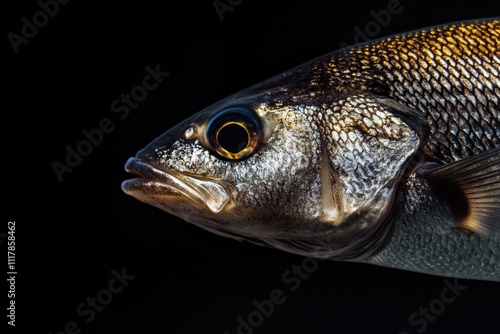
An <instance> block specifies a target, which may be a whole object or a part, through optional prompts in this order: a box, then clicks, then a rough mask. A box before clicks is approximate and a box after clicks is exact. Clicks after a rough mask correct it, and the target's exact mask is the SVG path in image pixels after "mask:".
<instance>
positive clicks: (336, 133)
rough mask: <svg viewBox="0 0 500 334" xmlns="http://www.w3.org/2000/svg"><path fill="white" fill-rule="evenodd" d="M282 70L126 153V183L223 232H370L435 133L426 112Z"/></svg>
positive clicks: (269, 236) (133, 191)
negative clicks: (320, 86)
mask: <svg viewBox="0 0 500 334" xmlns="http://www.w3.org/2000/svg"><path fill="white" fill-rule="evenodd" d="M281 79H283V78H281ZM280 81H281V80H277V81H275V82H274V83H273V84H267V85H264V86H262V85H261V86H258V87H253V88H250V89H248V90H246V91H243V92H240V93H238V94H235V95H234V96H231V97H229V98H227V99H225V100H222V101H221V102H219V103H216V104H214V105H212V106H210V107H208V108H206V109H205V110H202V111H200V112H199V113H197V114H195V115H194V116H192V117H190V118H189V119H187V120H186V121H184V122H182V123H181V124H179V125H177V126H175V127H173V128H172V129H170V130H169V131H167V132H165V133H164V134H162V135H161V136H160V137H158V138H157V139H156V140H154V141H153V142H151V143H150V144H149V145H147V146H146V147H145V148H144V149H143V150H141V151H139V152H138V153H137V155H136V156H135V157H134V158H130V159H129V160H128V162H127V164H126V170H127V171H129V172H131V173H134V174H136V175H138V176H139V178H136V179H132V180H128V181H125V182H124V183H123V184H122V189H123V190H124V191H125V192H126V193H127V194H129V195H132V196H134V197H136V198H137V199H139V200H141V201H143V202H145V203H148V204H151V205H153V206H156V207H158V208H160V209H162V210H164V211H166V212H168V213H171V214H173V215H175V216H178V217H180V218H182V219H184V220H186V221H188V222H190V223H193V224H196V225H198V226H200V227H202V228H204V229H206V230H209V231H211V232H213V233H216V234H219V235H222V236H225V237H230V238H234V239H246V240H249V241H251V242H255V243H259V244H265V245H272V246H274V247H277V248H281V249H285V250H287V251H290V252H294V253H300V254H305V255H308V254H309V253H310V251H311V250H312V249H318V247H317V246H314V245H313V246H304V244H303V243H302V244H301V245H299V244H300V242H299V241H301V240H302V241H303V240H308V241H307V242H308V243H310V242H312V241H311V240H320V239H322V238H323V239H324V238H325V237H328V238H329V240H330V241H331V240H334V242H335V243H336V244H338V245H340V244H342V245H344V244H345V245H347V244H349V243H351V242H352V240H354V239H356V238H358V239H359V237H358V236H359V235H360V234H362V235H365V234H366V233H372V232H373V226H374V225H375V224H376V222H378V221H380V219H381V217H382V216H384V215H385V214H386V213H387V211H388V207H391V202H392V201H393V198H394V191H395V189H396V188H397V181H398V180H399V178H400V177H401V175H402V174H403V171H404V170H405V168H406V167H405V166H406V165H407V164H408V162H409V161H410V157H411V156H413V155H414V153H415V152H416V150H417V149H418V147H420V146H421V142H422V138H423V137H425V134H424V133H423V130H422V126H421V123H422V122H420V121H419V120H420V118H419V117H416V116H415V113H413V112H412V111H409V110H407V109H409V108H406V107H403V106H402V105H399V104H398V103H395V102H392V101H386V100H384V99H382V98H379V97H377V96H373V95H371V94H364V93H358V94H345V93H336V94H330V93H328V94H325V93H324V92H323V91H322V90H317V89H316V90H315V89H311V88H310V86H308V85H303V84H297V85H296V86H295V87H293V86H290V84H289V81H288V85H287V86H283V85H281V84H280ZM299 87H300V88H299ZM304 87H306V89H304ZM360 231H362V232H363V233H361V232H360ZM368 231H369V232H368ZM332 237H333V239H332ZM291 240H292V242H291ZM330 241H329V242H330ZM292 244H293V246H292ZM330 248H331V247H330ZM325 256H326V255H325Z"/></svg>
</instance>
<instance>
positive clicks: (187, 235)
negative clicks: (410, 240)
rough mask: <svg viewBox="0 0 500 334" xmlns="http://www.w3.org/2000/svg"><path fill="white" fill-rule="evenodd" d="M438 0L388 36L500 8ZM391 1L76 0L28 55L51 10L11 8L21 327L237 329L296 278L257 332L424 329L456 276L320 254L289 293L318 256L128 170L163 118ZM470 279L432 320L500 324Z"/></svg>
mask: <svg viewBox="0 0 500 334" xmlns="http://www.w3.org/2000/svg"><path fill="white" fill-rule="evenodd" d="M438 2H439V1H423V0H422V1H416V0H415V1H409V0H406V1H405V0H402V1H401V5H402V7H403V10H402V12H401V13H400V14H397V15H393V16H392V17H391V21H390V23H389V24H388V25H387V26H386V27H382V28H381V31H380V33H379V34H378V36H377V37H384V36H387V35H392V34H396V33H401V32H406V31H409V30H414V29H418V28H422V27H426V26H432V25H438V24H442V23H448V22H452V21H458V20H464V19H474V18H482V17H491V16H495V15H498V14H500V10H499V9H500V8H499V4H498V1H471V2H467V3H465V4H461V3H454V2H443V5H442V6H438V5H441V4H439V3H438ZM387 3H388V1H387V0H384V1H378V0H377V1H370V2H359V1H350V2H333V1H275V2H272V4H271V3H270V1H253V0H245V1H243V2H242V3H241V4H240V5H238V6H236V7H235V8H234V10H233V11H232V12H226V13H225V14H224V18H225V19H224V21H221V20H220V19H219V17H218V15H217V13H216V11H215V10H214V8H213V5H212V1H198V2H195V1H126V0H124V1H106V2H88V1H77V0H73V1H71V2H70V3H68V4H66V5H61V6H60V9H59V13H58V14H57V15H56V16H55V17H54V18H50V19H49V21H48V23H47V25H46V26H44V27H42V28H40V29H39V32H38V34H37V35H36V36H35V37H34V38H32V39H30V41H29V42H28V44H26V45H20V47H19V49H20V51H19V53H18V54H15V53H14V51H13V49H12V47H11V46H10V43H9V41H8V39H7V37H6V36H7V33H9V32H14V33H16V34H20V31H21V27H22V24H23V23H22V21H21V18H22V17H23V16H27V17H28V18H30V20H31V17H32V15H33V14H34V13H35V12H37V11H39V10H40V7H39V5H38V4H37V3H36V2H35V1H25V2H24V4H23V5H20V3H19V2H18V3H16V5H15V6H14V5H13V2H12V3H11V4H10V5H9V6H8V7H6V8H3V9H2V15H4V16H5V17H4V18H3V19H2V29H3V30H2V31H3V35H4V37H3V43H2V54H4V55H5V56H6V60H4V65H5V72H4V73H7V74H8V76H7V77H5V78H4V80H3V81H4V83H5V84H6V88H5V89H4V93H3V94H5V98H2V100H4V101H6V103H7V107H6V108H2V109H4V110H7V112H6V113H4V115H3V116H4V117H3V123H2V124H3V129H4V141H3V158H2V163H3V166H4V177H3V178H2V183H3V184H5V185H6V186H4V187H2V189H3V192H4V195H6V197H7V198H6V199H5V200H4V203H3V206H2V209H3V210H2V211H3V213H4V216H5V218H4V221H3V222H2V228H1V231H2V232H5V228H6V225H7V221H8V220H16V223H17V234H16V235H17V269H18V273H19V274H18V280H17V285H16V287H17V294H16V303H17V318H16V319H17V327H16V330H17V331H19V332H26V329H27V328H30V329H32V330H34V329H36V332H38V333H49V332H52V333H59V332H62V331H64V327H65V325H66V323H67V322H69V321H75V322H76V323H77V324H78V325H79V328H80V329H81V333H146V334H149V333H219V334H223V333H224V332H228V333H231V334H233V333H236V332H237V321H236V319H237V317H238V316H242V317H243V318H246V317H247V316H248V314H249V313H250V312H252V311H254V310H255V307H254V306H253V305H252V301H253V300H258V301H261V300H264V299H268V298H269V294H270V292H271V291H272V290H274V289H281V290H283V291H284V292H285V296H286V301H285V302H284V303H283V304H282V305H278V306H276V307H275V310H274V313H273V314H272V315H271V316H270V317H269V318H266V319H265V320H264V322H263V323H262V325H261V326H259V327H258V328H255V329H254V332H255V333H304V332H307V333H364V332H373V331H375V332H381V333H399V332H400V331H404V330H407V331H409V332H410V333H417V331H416V330H417V329H420V326H418V327H412V326H411V325H410V324H409V322H408V317H409V316H410V315H411V314H412V313H413V312H415V311H418V309H419V307H421V306H422V307H425V306H428V305H429V303H430V302H431V301H433V300H434V299H436V298H439V297H440V294H441V291H442V290H443V288H444V287H445V284H444V278H442V277H434V276H429V275H424V274H417V273H411V272H404V271H398V270H391V269H387V268H381V267H375V266H370V265H362V264H351V263H335V262H322V263H320V264H319V267H318V269H317V270H316V271H315V272H313V273H311V274H310V276H309V278H307V279H305V280H302V281H301V285H300V287H299V289H297V290H296V291H293V292H292V291H290V289H289V286H290V285H287V284H285V283H284V282H283V281H282V279H281V277H282V275H283V273H284V272H286V271H287V270H289V269H290V268H291V266H292V265H294V264H300V263H301V262H302V260H303V258H301V257H299V256H295V255H290V254H286V253H283V252H280V251H276V250H272V249H265V248H261V247H257V246H254V245H250V244H246V243H238V242H236V241H233V240H228V239H224V238H222V237H218V236H215V235H212V234H210V233H208V232H205V231H203V230H201V229H199V228H196V227H195V226H192V225H188V224H186V223H185V222H183V221H181V220H179V219H178V218H176V217H173V216H170V215H168V214H166V213H164V212H162V211H160V210H158V209H156V208H154V207H151V206H148V205H145V204H142V203H140V202H139V201H137V200H135V199H134V198H132V197H129V196H126V195H125V194H124V193H123V192H122V191H121V189H120V183H121V182H122V181H123V180H124V179H127V178H130V175H127V174H126V173H125V172H124V169H123V165H124V163H125V161H126V159H127V158H128V157H130V156H133V155H134V154H135V153H136V152H137V151H138V150H139V149H141V148H142V147H143V146H145V145H146V144H147V143H148V142H150V141H151V140H152V139H154V138H155V137H156V136H158V135H159V134H161V133H162V132H163V131H165V130H167V129H168V128H170V127H171V126H173V125H175V124H176V123H177V122H180V121H182V120H183V119H185V118H186V117H187V116H188V115H191V114H193V113H195V112H196V111H198V110H200V109H202V108H204V107H206V106H208V105H210V104H211V103H214V102H216V101H218V100H219V99H222V98H224V97H225V96H227V95H229V94H232V93H234V92H236V91H238V90H240V89H243V88H245V87H247V86H249V85H252V84H254V83H257V82H260V81H262V80H264V79H267V78H269V77H271V76H273V75H275V74H278V73H280V72H282V71H285V70H287V69H289V68H291V67H294V66H296V65H299V64H300V63H303V62H305V61H308V60H310V59H312V58H314V57H317V56H320V55H322V54H325V53H328V52H331V51H334V50H337V49H338V48H339V45H340V44H341V43H342V42H345V43H348V44H353V39H354V35H355V31H354V28H355V27H356V26H357V27H359V28H360V29H361V30H364V27H365V24H366V23H368V22H369V21H372V20H373V17H372V15H371V14H370V11H371V10H375V11H379V10H381V9H385V8H386V7H387ZM156 64H160V68H161V69H162V70H163V71H166V72H169V73H170V75H169V77H168V78H166V79H165V80H164V82H163V83H161V84H160V85H159V86H158V87H157V88H156V89H155V90H154V91H152V92H149V93H148V96H147V98H146V99H145V100H144V101H143V102H141V103H139V106H138V107H137V108H135V109H133V110H131V113H130V115H129V116H128V117H127V118H126V119H124V120H119V119H118V118H117V115H116V114H113V112H112V111H111V109H110V105H111V102H112V101H113V100H115V99H117V98H119V97H120V94H122V93H125V94H129V93H130V91H131V89H132V88H133V87H135V86H137V85H140V84H141V83H142V79H143V77H144V76H145V75H146V73H147V72H146V71H145V67H146V66H147V65H149V66H151V67H155V66H156ZM11 75H12V76H11ZM3 94H2V95H3ZM103 118H110V119H112V121H113V124H115V125H116V128H115V130H114V131H113V132H112V133H110V134H107V135H105V136H104V139H103V141H102V143H101V144H100V145H98V146H97V147H94V148H93V151H92V153H91V154H90V155H89V156H87V157H84V158H83V161H82V163H81V164H80V165H79V166H77V167H76V168H74V170H73V172H71V173H67V174H65V175H64V180H63V182H61V183H60V182H59V181H58V179H57V177H56V176H55V174H54V172H53V170H52V168H51V163H52V162H53V161H59V162H64V159H65V156H66V151H65V146H66V145H70V146H71V147H73V148H74V147H75V146H76V144H77V143H78V142H79V141H81V140H82V139H84V137H83V135H82V133H81V131H82V130H83V129H87V130H90V129H93V128H96V127H97V126H98V124H99V121H100V120H101V119H103ZM4 245H5V243H3V244H2V246H4ZM2 249H4V250H5V248H4V247H2ZM2 252H4V251H2ZM2 258H3V256H2ZM122 268H125V271H126V273H127V274H129V275H134V276H135V278H134V279H133V280H132V281H131V282H130V284H129V285H128V286H127V287H125V289H124V290H123V291H122V292H121V293H119V294H117V295H114V296H113V299H112V301H111V302H110V303H109V305H107V306H105V309H104V311H102V312H99V313H97V314H96V316H95V319H93V321H91V322H90V323H89V324H87V323H85V321H84V320H85V319H87V317H81V316H79V315H78V314H77V313H76V307H77V305H79V304H80V303H82V302H85V300H86V298H87V297H95V296H96V294H97V293H98V292H99V291H100V290H101V289H103V288H106V287H107V285H108V282H109V281H110V279H111V278H112V274H111V270H112V269H115V270H117V271H121V269H122ZM459 283H460V284H465V285H467V289H466V290H465V291H463V292H462V294H461V295H460V296H459V297H458V298H457V299H456V301H455V302H453V303H451V304H449V305H446V308H445V310H444V312H443V313H442V314H441V315H439V316H438V317H437V318H436V320H435V321H433V322H429V323H428V328H427V329H426V331H425V332H426V333H443V332H445V331H446V332H451V331H454V332H456V333H468V332H471V331H474V332H480V333H493V332H495V333H496V332H497V330H498V317H499V314H500V312H499V310H500V306H499V304H498V301H499V300H500V284H498V283H492V282H481V281H472V280H470V281H469V280H460V281H459ZM0 294H2V295H5V294H6V293H5V292H1V293H0ZM2 300H5V299H2ZM2 305H3V306H2V309H5V307H6V306H5V305H7V304H6V303H4V304H2ZM4 306H5V307H4ZM2 319H4V320H2V321H3V322H6V321H7V320H6V318H5V317H4V316H2Z"/></svg>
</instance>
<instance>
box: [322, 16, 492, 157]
mask: <svg viewBox="0 0 500 334" xmlns="http://www.w3.org/2000/svg"><path fill="white" fill-rule="evenodd" d="M499 50H500V21H499V20H491V21H488V22H482V23H477V22H469V23H461V24H457V25H449V26H444V27H437V28H430V29H429V30H423V31H421V32H416V33H410V34H407V35H402V36H395V37H392V38H388V39H384V40H382V41H377V42H375V43H370V44H367V45H365V46H360V47H358V48H355V49H353V50H350V51H346V52H343V54H342V55H341V56H340V57H341V58H342V57H346V58H348V59H352V60H351V61H354V60H356V61H359V62H362V60H370V62H366V63H365V64H367V65H366V66H368V67H374V68H375V69H376V70H378V71H380V72H381V73H382V76H383V77H384V79H385V83H386V84H387V85H388V87H389V89H390V93H389V95H390V96H391V97H394V98H395V99H397V100H398V101H399V102H400V103H403V104H406V105H408V106H410V107H415V108H418V109H419V110H421V111H422V112H423V113H424V115H426V116H427V117H428V118H429V121H430V125H431V137H430V141H429V143H428V146H427V147H426V149H425V151H426V153H427V154H429V155H430V156H433V157H435V158H437V159H440V160H442V161H444V162H451V161H455V160H459V159H461V158H464V157H467V156H470V155H473V154H477V153H479V152H482V151H485V150H488V149H491V148H494V147H497V146H499V145H500V130H499V124H498V122H499V121H498V120H499V118H500V117H499V107H498V99H499V98H500V79H499V78H498V72H499V71H500V59H499V57H500V55H499V52H500V51H499ZM338 57H339V56H338V55H336V56H334V57H332V58H331V59H330V61H329V65H328V67H329V68H331V67H332V64H337V63H339V64H343V62H342V61H339V60H338ZM381 59H384V60H383V61H380V60H381ZM417 73H418V75H417ZM420 78H427V80H422V79H420ZM451 78H453V79H451ZM429 79H430V80H429ZM422 83H425V84H424V85H422ZM474 115H476V117H474ZM478 122H480V123H478ZM438 125H439V126H438ZM474 128H480V130H479V131H471V129H474Z"/></svg>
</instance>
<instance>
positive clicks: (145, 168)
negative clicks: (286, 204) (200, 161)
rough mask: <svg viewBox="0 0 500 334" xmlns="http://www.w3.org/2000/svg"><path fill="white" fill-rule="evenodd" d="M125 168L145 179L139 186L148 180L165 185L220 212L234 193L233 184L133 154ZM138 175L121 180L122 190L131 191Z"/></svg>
mask: <svg viewBox="0 0 500 334" xmlns="http://www.w3.org/2000/svg"><path fill="white" fill-rule="evenodd" d="M125 170H126V171H127V172H129V173H132V174H135V175H138V176H140V179H145V182H143V184H142V186H143V187H148V185H147V184H148V183H149V184H150V183H151V182H153V183H160V184H162V185H166V186H167V187H169V188H172V189H174V190H176V191H178V192H180V193H181V194H182V195H184V196H185V197H188V198H190V199H191V200H193V201H195V202H198V203H200V204H202V205H205V206H207V207H208V208H209V209H210V210H211V211H212V212H214V213H217V212H220V211H221V210H222V209H223V208H224V207H225V206H226V205H227V204H228V203H229V202H230V201H231V200H232V199H234V197H235V195H236V188H235V187H234V186H233V185H232V184H230V183H229V182H227V181H222V180H216V179H211V178H208V177H203V176H196V175H187V174H185V173H181V172H178V171H174V170H169V169H163V168H160V167H158V166H154V165H151V164H149V163H146V162H144V161H141V160H140V159H137V158H129V159H128V160H127V162H126V164H125ZM140 179H133V180H127V181H124V182H123V183H122V190H123V191H124V192H125V193H127V194H131V195H133V194H132V191H130V189H129V187H128V186H129V185H130V183H131V182H138V181H139V182H140ZM146 180H147V182H146ZM159 195H161V194H159Z"/></svg>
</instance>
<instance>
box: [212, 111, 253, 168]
mask: <svg viewBox="0 0 500 334" xmlns="http://www.w3.org/2000/svg"><path fill="white" fill-rule="evenodd" d="M261 133H262V124H261V122H260V118H259V116H258V115H257V114H256V113H255V112H253V111H252V110H250V109H247V108H244V107H233V108H228V109H224V110H222V111H220V112H219V113H217V114H215V115H214V116H213V118H212V119H211V120H210V121H209V122H208V124H207V127H206V133H205V137H206V139H207V140H206V142H207V144H208V145H207V146H208V148H209V149H210V150H211V151H212V152H214V153H215V154H217V155H218V156H219V157H221V158H223V159H229V160H242V159H244V158H246V157H248V156H250V155H251V154H252V153H253V152H254V151H255V149H256V148H257V146H258V145H259V143H260V141H261Z"/></svg>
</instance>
